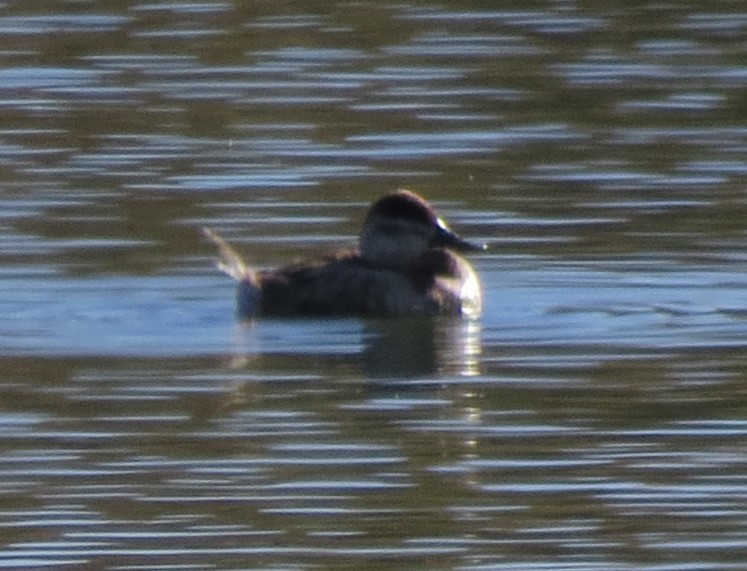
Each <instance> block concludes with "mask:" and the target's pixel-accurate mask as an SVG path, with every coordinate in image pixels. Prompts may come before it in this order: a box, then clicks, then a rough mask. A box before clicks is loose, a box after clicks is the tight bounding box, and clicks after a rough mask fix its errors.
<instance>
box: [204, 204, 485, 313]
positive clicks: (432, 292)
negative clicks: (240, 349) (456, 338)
mask: <svg viewBox="0 0 747 571" xmlns="http://www.w3.org/2000/svg"><path fill="white" fill-rule="evenodd" d="M203 233H204V235H205V236H206V237H207V238H208V239H209V240H211V241H212V242H213V243H214V244H215V245H216V246H217V247H218V249H219V251H220V255H221V259H220V261H219V263H218V267H219V268H220V269H222V270H223V271H225V272H226V273H227V274H229V275H230V276H232V277H233V278H234V279H236V280H237V281H238V282H239V286H238V295H237V297H238V315H239V317H240V318H242V319H248V318H252V317H256V316H304V315H306V316H335V315H339V316H344V315H356V316H362V317H390V316H406V315H413V316H418V315H419V316H435V315H451V316H464V317H470V318H475V317H478V316H479V315H480V313H481V312H482V291H481V290H482V288H481V286H480V280H479V278H478V277H477V273H476V272H475V270H474V269H473V268H472V266H471V265H470V263H469V262H468V261H467V260H465V259H464V258H463V257H461V256H460V255H459V254H458V253H457V252H469V251H477V250H483V249H484V248H485V246H477V245H474V244H471V243H470V242H467V241H466V240H463V239H462V238H460V237H459V236H458V235H457V234H455V233H454V232H453V231H451V230H450V229H449V227H448V226H447V225H446V224H445V223H444V222H443V220H441V219H440V218H439V217H438V216H436V213H435V212H434V211H433V208H431V206H430V205H429V204H428V202H426V201H425V200H424V199H423V198H422V197H420V196H418V195H417V194H415V193H414V192H411V191H409V190H398V191H396V192H392V193H389V194H387V195H385V196H383V197H381V198H380V199H379V200H377V201H376V202H375V203H374V204H373V205H372V206H371V208H370V209H369V211H368V214H367V216H366V219H365V221H364V222H363V229H362V231H361V234H360V237H359V249H358V250H341V251H339V252H336V253H334V254H331V255H328V256H326V257H322V258H317V259H314V260H307V261H302V262H298V263H296V264H293V265H290V266H286V267H283V268H279V269H275V270H261V271H257V270H254V269H252V268H250V267H249V266H247V265H246V264H245V263H244V261H243V260H242V259H241V257H240V256H239V255H238V254H236V252H235V251H234V250H233V248H231V246H229V245H228V244H227V243H226V242H225V241H224V240H223V239H222V238H221V237H220V236H218V235H217V234H216V233H215V232H213V231H212V230H210V229H208V228H204V229H203Z"/></svg>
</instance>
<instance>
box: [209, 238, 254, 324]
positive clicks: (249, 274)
mask: <svg viewBox="0 0 747 571" xmlns="http://www.w3.org/2000/svg"><path fill="white" fill-rule="evenodd" d="M202 235H203V236H205V238H207V239H208V240H210V241H211V242H212V243H213V244H215V246H216V247H217V248H218V254H219V257H218V260H217V261H216V262H215V267H217V268H218V269H219V270H220V271H222V272H224V273H226V274H228V275H229V276H231V277H232V278H233V279H234V280H236V281H237V282H239V287H238V289H237V292H236V301H237V313H238V315H239V317H240V318H242V319H248V318H251V317H254V316H256V315H257V313H258V312H259V306H260V300H261V294H262V289H261V287H260V285H259V281H258V279H257V273H256V272H255V271H254V270H253V269H252V268H251V267H249V266H248V265H247V264H246V262H244V260H243V258H242V257H241V256H239V254H238V253H236V250H234V249H233V248H232V247H231V245H230V244H229V243H228V242H226V241H225V240H224V239H223V238H222V237H221V236H220V235H218V234H217V233H216V232H213V231H212V230H211V229H210V228H208V227H206V226H203V227H202Z"/></svg>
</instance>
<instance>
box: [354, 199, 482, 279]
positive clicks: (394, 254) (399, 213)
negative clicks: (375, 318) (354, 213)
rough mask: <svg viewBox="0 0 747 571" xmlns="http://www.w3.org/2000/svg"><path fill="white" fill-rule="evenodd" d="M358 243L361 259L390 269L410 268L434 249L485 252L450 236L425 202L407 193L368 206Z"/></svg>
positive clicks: (446, 228)
mask: <svg viewBox="0 0 747 571" xmlns="http://www.w3.org/2000/svg"><path fill="white" fill-rule="evenodd" d="M359 241H360V251H361V256H362V257H363V259H365V260H366V261H368V262H370V263H372V264H374V265H377V266H381V267H389V268H393V269H408V268H411V267H412V266H413V264H416V262H417V261H418V260H419V259H420V258H421V256H422V255H423V254H425V253H426V252H428V251H429V250H432V249H434V248H446V249H448V250H452V251H455V252H474V251H479V250H484V249H485V246H483V245H477V244H473V243H471V242H468V241H467V240H464V239H463V238H461V237H460V236H459V235H457V234H456V233H455V232H453V231H452V230H451V229H450V228H449V227H448V226H447V225H446V223H445V222H444V221H443V220H442V219H441V218H439V217H438V216H437V215H436V213H435V211H434V210H433V208H432V207H431V205H430V204H428V202H427V201H426V200H425V199H423V198H422V197H420V196H418V195H417V194H415V193H414V192H412V191H409V190H397V191H395V192H392V193H389V194H386V195H384V196H383V197H381V198H380V199H379V200H377V201H376V202H375V203H374V204H373V205H372V206H371V208H370V210H369V211H368V214H367V215H366V219H365V221H364V223H363V229H362V231H361V235H360V239H359Z"/></svg>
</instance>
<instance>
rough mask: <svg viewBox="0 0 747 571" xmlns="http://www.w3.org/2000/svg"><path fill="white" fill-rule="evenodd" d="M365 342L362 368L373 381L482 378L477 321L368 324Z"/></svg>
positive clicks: (374, 322) (409, 321) (448, 320)
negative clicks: (479, 376) (422, 377)
mask: <svg viewBox="0 0 747 571" xmlns="http://www.w3.org/2000/svg"><path fill="white" fill-rule="evenodd" d="M366 338H367V342H366V344H365V348H364V350H363V352H362V365H363V370H364V372H365V374H366V376H368V377H370V378H382V377H392V378H409V377H421V376H427V375H433V374H444V375H459V376H474V375H477V374H479V366H478V365H479V360H478V356H479V354H480V325H479V322H477V321H460V320H453V319H452V320H450V319H402V320H399V319H398V320H379V321H373V322H370V323H367V324H366Z"/></svg>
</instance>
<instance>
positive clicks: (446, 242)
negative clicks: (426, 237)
mask: <svg viewBox="0 0 747 571" xmlns="http://www.w3.org/2000/svg"><path fill="white" fill-rule="evenodd" d="M433 245H434V246H436V247H442V248H449V249H450V250H456V251H457V252H481V251H483V250H485V249H486V248H487V246H486V245H485V244H475V243H474V242H469V241H467V240H465V239H464V238H462V237H461V236H459V234H457V233H456V232H454V231H452V230H451V229H450V228H449V227H448V226H446V224H444V223H443V222H442V221H441V220H439V225H438V232H437V233H436V236H435V237H434V239H433Z"/></svg>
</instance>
